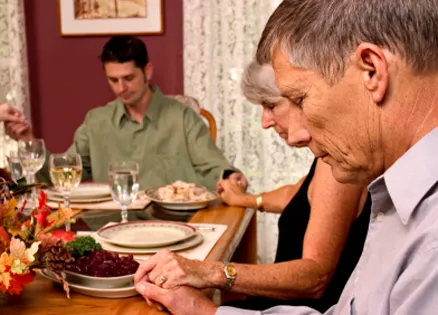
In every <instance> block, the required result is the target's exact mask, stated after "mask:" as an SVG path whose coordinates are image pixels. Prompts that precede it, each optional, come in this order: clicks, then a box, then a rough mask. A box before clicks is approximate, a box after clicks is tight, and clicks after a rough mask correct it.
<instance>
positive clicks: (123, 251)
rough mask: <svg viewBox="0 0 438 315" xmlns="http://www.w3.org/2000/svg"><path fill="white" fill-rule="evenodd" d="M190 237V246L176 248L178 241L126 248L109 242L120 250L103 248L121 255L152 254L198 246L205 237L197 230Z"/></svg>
mask: <svg viewBox="0 0 438 315" xmlns="http://www.w3.org/2000/svg"><path fill="white" fill-rule="evenodd" d="M191 238H193V240H192V242H193V244H191V245H190V246H186V247H181V248H177V249H175V248H172V247H174V246H178V245H177V244H178V243H176V244H171V245H167V246H164V247H149V248H128V247H122V246H117V245H113V244H110V245H111V246H115V247H117V248H118V249H120V251H115V250H111V249H108V248H104V249H105V250H106V251H109V252H113V253H118V254H122V255H134V256H136V255H152V254H155V253H157V252H159V251H160V250H162V249H169V250H170V251H175V252H178V251H181V250H186V249H189V248H193V247H195V246H198V245H199V244H201V243H202V242H203V241H204V239H205V238H204V235H202V233H199V232H196V233H195V234H194V235H193V236H192V237H191ZM194 240H196V241H194ZM186 241H187V239H186V240H184V241H182V242H181V243H184V242H186ZM103 242H104V243H107V242H106V241H105V240H103ZM101 244H102V243H101ZM104 245H105V244H103V245H102V247H104ZM179 245H180V246H181V245H182V244H179ZM169 247H170V248H169ZM134 259H135V257H134Z"/></svg>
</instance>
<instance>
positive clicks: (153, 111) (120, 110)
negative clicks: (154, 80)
mask: <svg viewBox="0 0 438 315" xmlns="http://www.w3.org/2000/svg"><path fill="white" fill-rule="evenodd" d="M150 88H151V90H152V93H153V94H152V98H151V101H150V103H149V108H148V110H147V111H146V114H145V117H146V118H147V119H148V120H149V121H154V120H156V119H157V118H158V116H159V114H160V110H161V103H162V101H163V99H164V98H165V96H164V95H163V93H161V90H160V88H159V87H158V86H156V85H151V86H150ZM115 102H116V104H117V106H116V112H115V115H114V119H115V122H116V123H117V124H118V126H119V127H121V126H122V122H123V120H124V119H130V118H131V117H130V116H129V113H128V111H127V110H126V107H125V105H124V104H123V102H122V101H121V100H119V99H116V100H115ZM143 120H144V118H143Z"/></svg>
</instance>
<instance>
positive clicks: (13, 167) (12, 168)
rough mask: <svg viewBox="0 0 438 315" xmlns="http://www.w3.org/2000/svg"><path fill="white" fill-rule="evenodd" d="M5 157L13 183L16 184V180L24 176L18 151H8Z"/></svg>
mask: <svg viewBox="0 0 438 315" xmlns="http://www.w3.org/2000/svg"><path fill="white" fill-rule="evenodd" d="M6 158H7V160H8V169H9V174H10V175H11V179H12V181H13V182H14V183H15V184H18V181H19V180H20V179H22V178H24V170H23V166H22V165H21V162H20V158H19V157H18V152H17V151H10V152H9V155H8V156H7V157H6Z"/></svg>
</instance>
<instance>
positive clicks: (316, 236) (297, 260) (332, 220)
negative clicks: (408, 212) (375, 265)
mask: <svg viewBox="0 0 438 315" xmlns="http://www.w3.org/2000/svg"><path fill="white" fill-rule="evenodd" d="M242 89H243V92H244V94H245V96H246V98H247V99H248V100H250V101H251V102H253V103H255V104H259V105H262V106H263V114H262V126H263V128H265V129H268V128H274V129H275V131H276V132H277V133H278V134H279V135H280V137H282V138H284V139H285V140H286V142H287V143H288V144H289V145H290V146H297V147H300V146H303V144H302V143H301V142H300V140H299V139H292V138H289V136H288V131H289V129H290V128H294V130H299V129H300V128H302V129H303V130H304V126H290V125H289V116H290V115H301V114H302V113H301V111H300V110H299V109H297V108H296V107H294V106H290V104H289V101H288V100H287V99H286V98H283V97H282V96H281V95H280V92H279V89H278V88H277V86H276V84H275V78H274V73H273V69H272V67H271V66H270V65H267V64H266V65H259V64H257V63H255V62H252V63H251V64H250V65H249V66H248V67H247V68H246V70H245V74H244V77H243V82H242ZM297 128H298V129H297ZM293 134H296V133H293ZM219 185H220V186H221V187H220V191H221V193H220V194H221V197H222V200H223V201H224V202H226V203H228V204H230V205H235V206H240V207H247V208H256V209H259V210H263V211H266V212H272V213H281V216H280V219H279V222H278V227H279V237H278V247H277V254H276V258H275V262H274V263H273V264H262V265H248V264H237V263H236V264H234V263H231V264H230V263H222V262H208V261H206V262H201V261H196V260H190V259H186V258H183V257H181V256H179V255H177V254H174V253H171V252H168V251H162V252H160V253H157V254H156V255H155V256H154V257H152V258H151V259H149V260H148V261H146V262H144V263H143V264H142V265H141V266H140V268H139V270H138V271H137V274H136V277H135V280H136V282H139V281H142V280H144V279H145V277H147V279H148V280H149V281H151V282H154V283H155V284H156V285H160V286H162V287H163V288H166V289H169V288H173V287H176V286H180V285H189V286H192V287H196V288H199V289H202V288H207V287H214V288H219V289H227V290H230V291H233V292H236V293H241V294H245V295H247V298H246V299H245V300H242V301H235V302H232V303H228V304H229V305H233V306H237V307H240V308H246V309H253V310H263V309H267V308H269V307H272V306H275V305H284V304H290V305H306V306H310V307H312V308H315V309H318V310H319V311H321V312H323V311H325V310H327V309H328V308H329V307H330V306H332V305H333V304H335V303H336V302H337V301H338V298H339V296H340V294H341V292H342V290H343V288H344V286H345V283H346V282H347V280H348V278H349V277H350V274H351V273H352V271H353V269H354V267H355V266H356V263H357V261H358V259H359V257H360V255H361V253H362V249H363V245H364V241H365V237H366V234H367V229H368V223H369V218H370V208H371V201H370V198H368V192H367V189H366V187H361V186H355V185H346V184H340V183H338V182H337V181H336V180H335V179H334V177H333V175H332V171H331V168H330V166H329V165H327V164H325V163H324V162H322V161H320V160H319V159H315V161H314V162H313V164H312V167H311V169H310V171H309V173H308V175H307V176H306V177H304V178H303V179H301V180H300V181H299V182H298V183H297V184H294V185H286V186H283V187H281V188H279V189H276V190H273V191H271V192H265V193H262V194H259V195H251V194H246V193H245V192H244V191H243V190H242V189H241V187H239V185H238V183H233V182H231V181H229V180H222V181H220V182H219ZM230 271H231V272H230ZM149 302H150V301H149Z"/></svg>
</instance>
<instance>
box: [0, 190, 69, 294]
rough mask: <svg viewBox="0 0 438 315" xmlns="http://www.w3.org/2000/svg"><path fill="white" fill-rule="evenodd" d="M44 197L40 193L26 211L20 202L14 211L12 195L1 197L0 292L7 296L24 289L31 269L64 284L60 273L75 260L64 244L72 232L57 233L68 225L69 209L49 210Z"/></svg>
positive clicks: (65, 287)
mask: <svg viewBox="0 0 438 315" xmlns="http://www.w3.org/2000/svg"><path fill="white" fill-rule="evenodd" d="M46 200H47V195H46V194H45V193H44V192H43V191H41V192H40V195H39V198H38V201H39V205H38V207H37V208H36V209H34V210H33V211H26V210H25V205H26V201H25V202H24V204H23V206H22V207H20V208H19V207H17V204H18V203H17V200H16V199H15V198H14V194H13V193H12V192H8V193H7V194H5V193H3V194H2V195H1V199H0V290H1V291H2V292H3V293H8V294H11V295H12V294H17V295H18V294H20V293H21V292H22V290H23V288H24V286H25V285H26V284H28V283H30V282H31V281H32V280H33V279H34V277H35V274H36V273H35V269H38V268H41V269H42V268H46V269H48V270H50V271H52V272H53V273H54V274H56V275H57V277H58V278H59V280H60V281H61V282H62V283H63V284H64V289H65V291H66V293H67V296H68V297H69V290H68V285H67V283H66V282H65V281H64V280H63V279H62V277H61V275H60V272H61V271H62V270H64V269H65V268H67V267H68V266H69V265H71V264H73V263H74V261H75V258H74V257H73V255H72V250H71V249H69V248H68V247H67V245H66V244H67V242H68V241H71V240H73V239H74V237H73V232H65V231H62V230H57V229H59V228H62V227H63V226H64V224H65V223H66V222H68V221H70V222H72V221H73V219H72V217H73V215H74V212H73V211H72V210H71V209H63V208H61V207H59V209H58V210H56V211H52V209H51V208H50V207H49V206H47V204H46Z"/></svg>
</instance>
